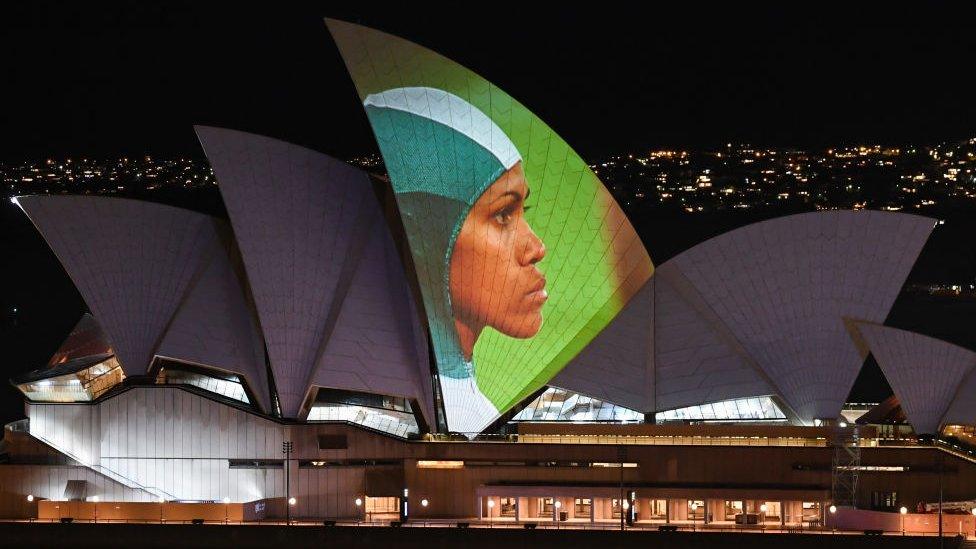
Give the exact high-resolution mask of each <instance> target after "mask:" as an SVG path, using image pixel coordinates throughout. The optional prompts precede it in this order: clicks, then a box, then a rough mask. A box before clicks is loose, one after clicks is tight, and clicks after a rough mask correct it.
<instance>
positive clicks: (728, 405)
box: [654, 396, 786, 423]
mask: <svg viewBox="0 0 976 549" xmlns="http://www.w3.org/2000/svg"><path fill="white" fill-rule="evenodd" d="M654 421H655V422H656V423H668V422H689V421H780V422H785V421H786V414H784V413H783V411H782V410H780V408H779V406H777V405H776V402H775V401H773V398H772V397H769V396H759V397H749V398H737V399H733V400H723V401H721V402H712V403H710V404H700V405H697V406H687V407H685V408H675V409H674V410H665V411H663V412H658V413H656V414H654Z"/></svg>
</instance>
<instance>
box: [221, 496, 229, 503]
mask: <svg viewBox="0 0 976 549" xmlns="http://www.w3.org/2000/svg"><path fill="white" fill-rule="evenodd" d="M221 501H223V502H224V503H230V498H228V497H225V498H224V499H222V500H221Z"/></svg>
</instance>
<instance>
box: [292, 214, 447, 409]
mask: <svg viewBox="0 0 976 549" xmlns="http://www.w3.org/2000/svg"><path fill="white" fill-rule="evenodd" d="M361 226H362V230H361V235H359V236H361V237H363V238H362V239H361V240H360V241H359V242H358V243H357V244H356V246H355V249H354V250H352V255H351V256H350V258H349V259H348V263H347V267H348V269H347V276H346V277H345V279H344V280H343V281H342V283H341V286H342V289H343V293H342V303H341V306H340V309H339V311H338V314H337V316H336V318H335V322H334V325H333V326H332V328H331V332H330V337H329V339H328V342H327V344H326V346H325V350H324V352H323V354H322V356H321V357H320V358H319V360H318V363H317V365H316V369H315V372H314V375H313V376H312V380H311V383H312V385H316V386H319V387H331V388H336V389H348V390H355V391H365V392H369V393H375V394H380V395H390V396H399V397H404V398H407V399H417V401H418V402H419V403H420V405H421V408H422V409H423V412H424V414H425V416H426V417H427V420H428V422H429V423H431V424H432V423H433V421H434V413H433V405H432V399H431V397H430V390H429V389H428V388H429V387H430V386H431V376H430V362H429V359H428V357H427V354H426V346H425V343H424V339H425V338H424V335H423V333H422V332H420V331H415V330H414V327H415V324H416V323H417V321H418V319H419V317H418V315H419V312H418V311H417V309H416V307H415V306H414V303H413V300H412V298H411V296H410V288H409V286H408V285H407V279H406V276H405V274H404V270H403V265H402V262H401V260H400V258H399V256H398V255H397V250H396V245H395V244H394V242H393V237H392V235H391V233H390V231H389V228H388V226H387V225H386V222H385V221H384V218H383V215H382V212H381V211H380V207H379V203H378V202H377V201H370V202H368V203H367V204H364V205H363V217H362V223H361Z"/></svg>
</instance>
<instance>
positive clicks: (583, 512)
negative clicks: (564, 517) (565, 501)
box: [573, 498, 593, 517]
mask: <svg viewBox="0 0 976 549" xmlns="http://www.w3.org/2000/svg"><path fill="white" fill-rule="evenodd" d="M591 509H593V502H592V500H591V499H590V498H576V509H574V510H573V514H575V515H576V516H577V517H588V516H590V512H591Z"/></svg>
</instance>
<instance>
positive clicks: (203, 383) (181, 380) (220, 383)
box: [156, 361, 251, 404]
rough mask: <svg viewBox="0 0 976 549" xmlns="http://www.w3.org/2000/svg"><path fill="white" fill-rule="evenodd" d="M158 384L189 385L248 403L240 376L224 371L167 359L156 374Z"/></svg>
mask: <svg viewBox="0 0 976 549" xmlns="http://www.w3.org/2000/svg"><path fill="white" fill-rule="evenodd" d="M156 383H157V384H159V385H189V386H191V387H196V388H198V389H203V390H204V391H208V392H211V393H214V394H216V395H220V396H222V397H225V398H229V399H231V400H236V401H238V402H243V403H244V404H250V403H251V401H250V399H249V398H248V396H247V390H246V389H245V388H244V383H243V381H241V378H240V377H238V376H236V375H234V374H228V373H225V372H218V371H216V370H209V369H204V368H196V367H193V366H188V365H183V364H177V363H174V362H171V361H167V362H166V365H165V366H164V367H162V368H160V370H159V375H157V376H156Z"/></svg>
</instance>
